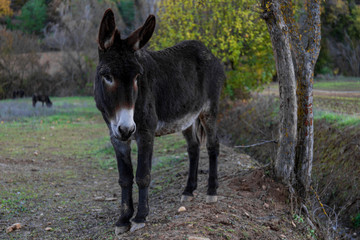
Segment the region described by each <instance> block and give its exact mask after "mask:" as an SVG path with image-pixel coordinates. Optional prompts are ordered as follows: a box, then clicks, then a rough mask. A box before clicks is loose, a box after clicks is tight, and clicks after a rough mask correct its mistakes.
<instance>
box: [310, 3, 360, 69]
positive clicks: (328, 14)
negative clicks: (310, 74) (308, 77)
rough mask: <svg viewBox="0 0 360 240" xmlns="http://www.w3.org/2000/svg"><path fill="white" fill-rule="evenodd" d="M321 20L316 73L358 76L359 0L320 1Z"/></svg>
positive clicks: (359, 50)
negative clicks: (320, 39) (319, 49)
mask: <svg viewBox="0 0 360 240" xmlns="http://www.w3.org/2000/svg"><path fill="white" fill-rule="evenodd" d="M321 24H322V42H321V46H322V47H321V51H320V56H319V61H318V63H317V64H316V73H318V74H330V75H333V74H334V75H337V74H342V75H347V76H360V57H359V56H360V47H359V46H360V5H359V1H356V0H329V1H323V2H322V4H321Z"/></svg>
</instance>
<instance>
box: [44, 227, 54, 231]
mask: <svg viewBox="0 0 360 240" xmlns="http://www.w3.org/2000/svg"><path fill="white" fill-rule="evenodd" d="M52 230H53V229H52V228H51V227H47V228H45V231H52Z"/></svg>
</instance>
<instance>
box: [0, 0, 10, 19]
mask: <svg viewBox="0 0 360 240" xmlns="http://www.w3.org/2000/svg"><path fill="white" fill-rule="evenodd" d="M10 4H11V1H10V0H0V18H2V17H7V16H12V14H13V11H12V10H11V8H10Z"/></svg>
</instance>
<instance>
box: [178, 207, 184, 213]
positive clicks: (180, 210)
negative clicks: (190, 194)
mask: <svg viewBox="0 0 360 240" xmlns="http://www.w3.org/2000/svg"><path fill="white" fill-rule="evenodd" d="M185 211H186V208H185V207H184V206H181V207H179V209H178V212H185Z"/></svg>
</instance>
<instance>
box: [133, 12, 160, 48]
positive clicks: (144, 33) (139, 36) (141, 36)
mask: <svg viewBox="0 0 360 240" xmlns="http://www.w3.org/2000/svg"><path fill="white" fill-rule="evenodd" d="M155 24H156V20H155V16H154V15H149V17H148V18H147V19H146V21H145V23H144V25H143V26H142V27H140V28H138V29H137V30H136V31H135V32H133V33H132V34H131V35H130V36H129V37H128V38H127V39H126V42H127V44H128V46H130V47H131V48H132V49H133V50H135V51H136V50H139V49H140V48H142V47H143V46H144V45H145V44H146V43H147V42H148V41H149V40H150V38H151V36H152V34H153V32H154V30H155Z"/></svg>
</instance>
